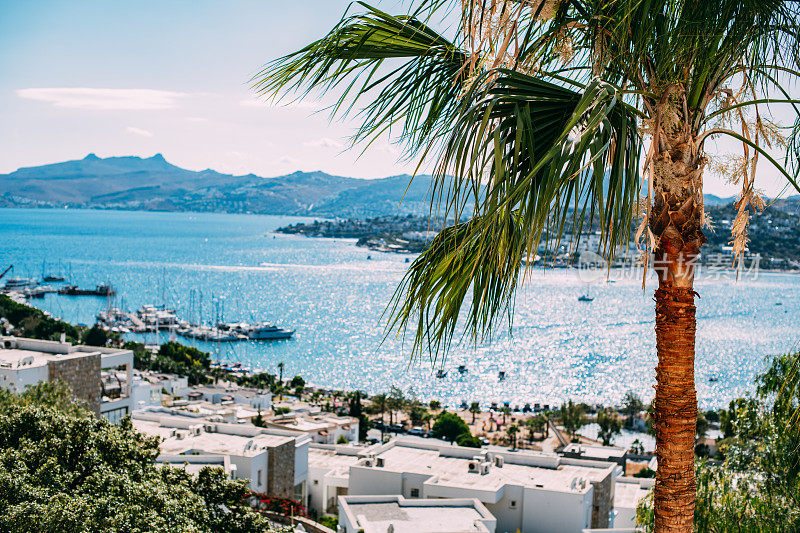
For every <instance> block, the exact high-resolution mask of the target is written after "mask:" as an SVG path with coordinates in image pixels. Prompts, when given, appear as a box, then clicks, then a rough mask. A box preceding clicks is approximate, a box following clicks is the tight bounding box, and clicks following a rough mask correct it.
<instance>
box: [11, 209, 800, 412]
mask: <svg viewBox="0 0 800 533" xmlns="http://www.w3.org/2000/svg"><path fill="white" fill-rule="evenodd" d="M303 220H304V219H302V218H298V217H275V216H259V215H230V214H208V213H202V214H199V213H156V212H127V211H93V210H74V209H69V210H55V209H54V210H46V209H37V210H34V209H30V210H28V209H0V267H2V268H3V269H4V268H5V267H6V266H7V265H9V264H13V265H14V270H13V275H16V276H23V277H40V276H41V275H42V271H43V264H44V268H45V269H46V270H47V271H48V272H47V273H53V272H61V273H66V274H68V276H69V278H70V281H71V282H72V283H74V284H77V285H80V286H89V287H93V286H95V285H96V284H98V283H102V282H108V283H111V284H112V285H113V286H114V287H115V288H116V289H117V291H118V292H117V297H116V302H114V305H116V306H117V307H124V308H127V309H130V310H136V309H137V308H139V307H140V306H141V305H144V304H166V305H167V306H168V307H174V308H177V309H178V311H179V315H180V316H181V318H183V319H188V320H192V321H195V322H197V321H199V320H202V321H207V322H210V321H212V320H214V319H215V318H222V319H224V320H226V321H236V320H245V321H253V320H269V321H273V322H275V323H276V324H278V325H279V326H283V327H288V328H293V329H296V330H297V332H296V334H295V336H294V338H292V339H290V340H287V341H276V342H261V343H255V342H253V343H251V342H243V343H234V344H221V345H218V344H214V343H203V342H194V341H189V340H186V339H183V340H182V342H187V343H194V344H196V345H197V346H199V347H200V348H202V349H204V350H207V351H210V352H212V354H213V357H214V358H215V359H220V360H226V361H241V362H243V363H245V364H247V365H249V366H251V367H254V368H260V369H265V370H267V371H271V372H274V373H277V364H278V363H279V362H283V363H284V364H285V368H286V370H285V373H284V374H285V375H288V376H293V375H298V374H299V375H302V376H303V377H304V378H305V379H306V380H307V381H308V382H309V383H310V384H312V385H316V386H322V387H327V388H340V389H361V390H365V391H367V392H370V393H376V392H379V391H386V390H388V389H389V387H390V386H392V385H395V386H397V387H400V388H401V389H402V390H404V391H405V392H406V393H408V394H409V395H412V396H416V397H418V398H419V399H421V400H430V399H432V398H438V399H441V400H442V401H443V403H445V404H448V405H450V406H454V405H457V404H459V403H460V402H461V401H462V400H466V401H480V402H481V403H483V404H488V403H490V402H493V401H496V402H505V401H507V402H511V404H512V405H514V404H519V405H523V404H524V403H531V404H533V403H541V404H551V405H554V404H559V403H560V402H561V401H562V400H564V399H566V398H574V399H576V400H581V401H586V402H598V403H605V404H613V403H616V402H619V401H620V400H621V398H622V397H623V395H624V394H625V393H626V392H627V391H628V390H633V391H635V392H636V393H638V394H639V395H640V396H641V397H643V398H644V399H646V400H647V399H650V398H652V396H653V385H654V383H655V378H654V376H655V370H654V369H655V365H656V355H655V333H654V330H653V320H654V319H653V298H652V293H653V290H654V288H655V282H654V280H653V279H652V278H651V279H649V280H648V283H647V288H646V290H644V291H643V290H642V287H641V284H642V279H641V275H640V274H639V275H636V274H635V273H634V274H632V275H628V274H629V273H628V272H621V271H612V272H611V281H613V283H611V282H608V281H607V280H606V276H605V274H604V273H603V274H600V275H595V276H587V275H586V273H579V272H577V271H575V270H565V269H561V270H551V271H547V272H543V271H538V270H537V271H533V272H530V273H529V274H528V276H527V277H526V281H525V284H524V286H523V288H522V289H521V290H520V291H519V292H518V295H517V298H516V308H515V313H514V327H513V330H511V332H509V330H508V329H507V328H501V329H499V330H498V331H497V332H496V334H495V335H494V337H493V338H492V340H491V341H490V342H486V343H483V344H481V345H479V346H477V347H476V346H474V345H472V344H470V343H468V342H466V341H465V342H462V343H459V344H457V345H456V346H454V347H453V349H452V350H451V352H450V354H449V356H448V358H447V360H446V361H444V362H443V363H442V361H439V362H438V363H437V364H436V365H435V366H434V365H433V364H432V362H431V361H430V360H429V359H428V358H425V357H423V358H419V359H416V360H413V361H412V360H411V359H410V352H411V345H410V342H408V340H406V341H405V342H403V339H402V338H398V337H396V336H389V337H385V335H384V334H385V329H384V327H385V319H384V318H383V313H384V310H385V308H386V305H387V303H388V302H389V299H390V297H391V295H392V293H393V291H394V289H395V287H396V286H397V284H398V282H399V281H400V279H401V278H402V276H403V273H404V272H405V270H406V269H407V268H408V263H406V257H407V256H405V255H396V254H384V253H378V252H373V251H369V250H366V249H362V248H358V247H356V245H355V242H354V241H353V240H347V239H315V238H306V237H303V236H292V235H279V234H275V233H273V230H274V229H275V228H278V227H280V226H283V225H286V224H289V223H294V222H298V221H303ZM696 290H697V292H698V293H699V294H700V298H699V299H698V301H697V304H698V311H697V364H696V375H697V389H698V396H699V399H700V402H701V404H702V405H703V406H706V407H712V406H721V405H723V404H726V403H727V402H728V401H729V400H730V399H731V398H734V397H737V396H740V395H743V394H747V393H752V392H753V391H754V385H753V377H754V376H755V375H756V374H757V373H758V372H759V371H761V370H762V369H763V368H764V364H765V358H766V357H767V356H769V355H771V354H776V353H781V352H785V351H788V350H792V349H796V348H798V345H799V344H800V328H798V327H797V323H796V316H795V315H796V312H797V309H798V308H800V277H798V276H796V275H792V274H779V273H764V272H760V273H758V274H757V275H753V274H749V275H742V276H740V277H739V279H738V280H736V278H735V276H733V275H731V274H730V273H726V272H722V273H720V272H715V273H712V272H707V273H701V275H700V276H699V279H698V280H697V283H696ZM586 292H588V293H589V294H590V295H591V296H593V297H594V300H593V301H592V302H579V301H578V296H580V295H581V294H584V293H586ZM32 302H33V303H34V305H36V306H38V307H40V308H42V309H44V310H46V311H49V312H50V313H52V314H53V315H54V316H56V317H60V318H62V319H63V320H67V321H69V322H72V323H83V324H92V323H94V317H95V315H96V314H97V312H98V311H100V310H102V309H103V308H105V307H106V306H107V305H108V302H107V301H106V299H105V298H94V297H68V296H59V295H52V294H51V295H47V297H45V298H44V299H43V300H33V301H32ZM136 338H137V339H139V340H145V341H147V342H156V341H157V340H160V341H165V340H166V334H165V333H161V336H160V338H159V339H157V338H156V336H155V334H150V335H149V336H146V337H145V336H136ZM459 365H466V367H467V369H468V371H467V373H466V374H463V375H461V374H459V373H458V372H457V371H456V368H457V367H458V366H459ZM439 368H443V369H444V370H446V371H447V372H448V373H447V376H446V377H445V378H444V379H437V378H436V376H435V373H436V370H437V369H439ZM500 371H504V372H505V373H506V376H507V377H506V379H505V380H504V381H500V380H499V379H498V373H499V372H500ZM712 378H716V381H710V379H712Z"/></svg>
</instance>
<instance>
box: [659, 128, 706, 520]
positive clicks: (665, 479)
mask: <svg viewBox="0 0 800 533" xmlns="http://www.w3.org/2000/svg"><path fill="white" fill-rule="evenodd" d="M691 144H692V143H688V144H677V145H673V146H667V147H666V149H664V150H663V151H662V152H661V154H659V160H660V161H661V162H662V164H663V165H664V166H663V167H662V169H663V168H666V169H667V170H666V174H667V175H661V176H659V175H658V174H657V175H656V179H655V180H654V192H655V195H654V198H653V202H654V203H653V209H652V211H651V214H650V221H649V222H650V229H651V231H652V232H653V234H654V235H655V236H656V238H657V247H656V250H655V257H654V261H655V262H654V268H655V270H656V272H657V273H658V289H657V290H656V292H655V301H656V349H657V352H658V367H657V368H656V382H657V384H656V398H655V406H654V414H653V419H654V426H655V432H656V457H657V459H658V470H657V472H656V484H655V531H656V533H678V532H680V533H691V532H692V531H693V520H694V507H695V498H696V494H695V491H696V482H695V471H694V442H695V426H696V424H697V393H696V391H695V386H694V348H695V305H694V295H695V292H694V266H695V261H696V260H697V257H698V255H699V253H700V247H701V246H702V245H703V243H704V242H705V237H704V236H703V233H702V231H701V229H700V226H701V223H702V216H703V215H702V189H701V188H702V182H701V173H702V166H701V161H700V160H699V156H698V155H697V154H696V153H694V151H693V150H691V149H690V148H689V146H690V145H691ZM662 148H664V147H662ZM659 178H660V179H659Z"/></svg>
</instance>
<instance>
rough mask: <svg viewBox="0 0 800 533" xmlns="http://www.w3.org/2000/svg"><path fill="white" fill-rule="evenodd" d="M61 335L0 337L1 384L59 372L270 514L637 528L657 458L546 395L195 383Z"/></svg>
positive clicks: (522, 527)
mask: <svg viewBox="0 0 800 533" xmlns="http://www.w3.org/2000/svg"><path fill="white" fill-rule="evenodd" d="M63 337H64V336H63V335H62V340H61V341H48V340H36V339H26V338H20V337H14V336H4V337H2V347H0V384H2V386H3V387H4V388H6V389H8V390H9V391H10V392H12V393H19V392H21V391H22V390H24V389H25V388H26V387H31V386H35V385H37V384H39V383H41V382H53V381H57V380H60V381H63V382H64V383H66V384H67V385H68V386H69V387H70V389H71V390H72V391H73V393H74V395H75V397H76V398H77V399H78V400H79V401H80V402H82V403H83V404H84V405H86V406H87V408H88V409H89V410H91V411H93V412H95V413H96V414H98V415H100V416H101V417H103V418H104V419H106V420H108V421H109V422H110V423H112V424H118V423H120V421H121V420H122V419H127V418H129V419H130V421H131V422H132V424H133V427H134V428H135V429H136V430H137V431H140V432H142V433H144V434H146V435H148V436H152V437H156V438H158V440H159V443H160V444H159V450H160V452H159V455H158V457H157V458H156V459H155V461H156V462H157V463H158V464H162V465H172V466H175V467H178V468H183V469H186V471H187V472H189V473H194V474H197V473H198V472H199V471H201V470H202V469H203V468H204V467H213V468H222V469H223V470H224V471H225V473H226V475H227V476H228V477H229V478H230V479H233V480H244V482H245V483H246V484H247V486H248V487H249V489H250V490H251V491H252V492H253V493H254V494H259V495H264V496H266V497H267V498H269V499H270V501H272V499H274V500H275V501H276V502H277V501H290V502H291V508H292V509H293V513H292V515H290V516H288V517H287V516H283V515H281V514H280V513H279V512H277V511H274V510H269V509H267V511H269V516H270V517H272V519H273V520H275V521H277V522H278V523H282V522H285V523H288V522H292V524H294V525H295V526H296V528H297V529H296V531H317V532H329V531H339V532H347V533H355V532H357V531H387V528H388V527H390V526H393V527H394V529H393V530H394V531H419V529H416V528H418V527H420V526H419V524H422V523H424V524H427V525H426V527H427V529H425V530H426V531H442V532H445V531H456V530H457V531H482V532H492V533H493V532H506V531H509V532H513V531H533V532H539V531H541V532H548V533H549V532H564V533H570V532H576V533H579V532H582V531H586V530H602V529H608V528H616V529H615V531H627V530H630V531H633V529H632V528H633V527H634V524H635V513H636V507H637V505H638V504H639V502H640V500H641V499H642V498H645V497H646V496H647V494H648V492H649V489H650V488H651V486H652V481H653V480H652V478H650V477H634V476H633V473H636V474H637V475H638V474H639V473H641V472H642V470H644V471H649V470H650V469H652V468H655V461H654V459H653V455H648V454H647V453H645V452H644V450H643V449H639V450H634V451H635V452H637V453H633V452H632V451H630V450H626V449H623V448H619V447H615V446H606V445H603V444H602V443H601V442H599V441H591V440H590V439H586V438H585V437H579V436H577V435H576V434H575V433H574V431H575V428H574V427H573V425H574V422H572V423H571V422H569V421H567V420H566V419H564V416H563V415H560V414H558V411H557V410H548V411H545V410H544V408H543V407H542V406H538V405H536V406H535V409H534V408H531V407H530V406H525V408H524V409H520V407H519V406H515V407H514V408H513V409H512V408H510V407H505V406H504V407H497V406H493V407H492V408H489V409H487V410H486V412H482V411H481V408H480V407H479V406H477V404H475V405H473V406H470V407H469V408H466V409H460V408H458V407H457V406H455V407H456V408H455V409H451V410H449V411H448V409H446V408H445V407H443V406H441V405H437V402H431V405H422V404H421V403H419V402H416V401H413V400H409V399H404V398H403V395H402V393H400V392H399V391H392V393H391V394H390V395H380V396H375V397H372V398H369V397H366V396H363V397H362V396H361V395H360V394H359V393H355V394H354V393H350V394H344V393H341V392H338V391H329V390H324V389H315V388H311V387H306V386H304V383H303V380H302V378H300V377H295V378H292V379H285V380H281V379H280V378H275V381H274V382H273V385H272V386H271V387H268V388H259V387H250V386H243V385H240V384H238V383H237V382H243V380H242V378H241V376H222V377H219V378H218V379H214V380H209V382H208V383H205V384H198V385H190V383H189V379H188V378H187V377H186V376H181V375H177V374H170V373H165V372H158V371H153V370H147V369H141V368H137V367H136V364H135V360H139V358H140V354H139V355H136V356H135V354H134V351H135V349H136V348H135V349H126V348H118V347H96V346H86V345H74V344H72V343H69V342H66V341H65V340H64V338H63ZM226 377H229V378H230V379H226ZM251 378H252V376H251ZM244 381H246V379H245V380H244ZM462 407H465V406H462ZM547 407H548V409H549V406H547ZM634 408H635V409H642V410H643V406H641V405H638V406H637V407H634ZM367 413H372V414H370V415H367ZM387 416H388V420H389V422H388V423H387V422H385V420H386V417H387ZM595 416H596V415H595ZM621 416H622V415H620V417H621ZM633 416H634V418H635V419H636V420H640V419H641V418H642V417H643V416H644V413H643V412H642V411H637V412H635V413H633ZM453 417H454V418H457V421H456V422H455V423H454V422H453V420H452V419H451V418H453ZM501 417H502V420H501ZM537 419H539V420H542V419H543V420H544V421H545V422H544V424H541V423H539V422H535V420H537ZM412 424H415V425H412ZM416 424H419V425H416ZM537 424H538V425H537ZM564 424H566V425H567V426H568V428H569V429H571V431H572V433H571V432H570V431H568V429H567V428H565V427H564ZM570 424H573V425H570ZM453 425H454V426H455V427H456V429H455V430H454V429H453V428H452V427H450V426H453ZM423 426H424V427H423ZM512 428H513V429H512ZM521 428H526V429H527V430H528V431H527V432H528V433H529V435H527V436H523V435H522V433H521V432H522V429H521ZM454 432H455V433H456V434H454ZM459 432H462V433H461V434H458V433H459ZM464 433H466V437H467V438H464ZM517 433H519V437H517ZM478 435H480V437H478ZM476 439H477V442H475V440H476ZM456 441H457V443H456ZM271 505H272V508H275V509H277V504H271ZM389 508H391V509H394V511H393V512H391V513H387V512H386V510H387V509H389ZM265 512H266V511H265ZM455 523H458V524H461V525H460V526H458V529H453V527H454V526H453V524H455ZM415 524H416V525H415ZM301 527H302V529H301ZM437 528H438V529H437ZM625 528H628V529H625Z"/></svg>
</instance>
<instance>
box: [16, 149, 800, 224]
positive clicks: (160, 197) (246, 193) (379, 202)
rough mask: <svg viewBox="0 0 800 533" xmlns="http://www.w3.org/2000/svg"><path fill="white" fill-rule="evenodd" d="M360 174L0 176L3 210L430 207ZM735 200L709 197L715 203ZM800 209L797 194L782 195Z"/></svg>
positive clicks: (149, 164)
mask: <svg viewBox="0 0 800 533" xmlns="http://www.w3.org/2000/svg"><path fill="white" fill-rule="evenodd" d="M410 180H411V177H410V176H409V175H407V174H403V175H399V176H391V177H388V178H381V179H355V178H346V177H342V176H332V175H330V174H326V173H324V172H294V173H293V174H287V175H285V176H278V177H274V178H263V177H260V176H256V175H254V174H247V175H244V176H233V175H230V174H221V173H219V172H216V171H214V170H211V169H207V170H202V171H199V172H195V171H192V170H186V169H183V168H180V167H177V166H175V165H173V164H171V163H169V162H167V161H166V160H165V159H164V156H162V155H161V154H156V155H154V156H153V157H149V158H141V157H135V156H127V157H107V158H100V157H97V156H96V155H94V154H89V155H87V156H86V157H85V158H83V159H80V160H75V161H65V162H63V163H54V164H51V165H42V166H38V167H26V168H20V169H19V170H17V171H15V172H12V173H10V174H0V207H19V206H28V207H63V206H70V207H92V208H101V209H130V210H137V209H138V210H150V211H156V210H157V211H215V212H227V213H259V214H269V215H303V216H319V217H348V218H366V217H376V216H385V215H406V214H414V215H424V214H427V213H428V212H429V200H430V185H431V177H430V176H417V177H416V178H414V180H413V182H411V185H410V186H409V181H410ZM732 201H733V199H732V198H718V197H716V196H713V195H706V202H707V203H709V204H710V205H724V204H727V203H730V202H732ZM781 202H783V203H787V202H788V203H789V205H788V206H787V207H789V208H787V207H782V209H784V210H786V211H789V212H800V197H797V196H795V197H791V198H788V199H786V200H782V201H781Z"/></svg>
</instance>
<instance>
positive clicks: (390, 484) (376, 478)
mask: <svg viewBox="0 0 800 533" xmlns="http://www.w3.org/2000/svg"><path fill="white" fill-rule="evenodd" d="M349 493H350V494H361V495H379V494H402V493H403V474H402V473H398V472H391V471H388V470H383V469H381V468H369V467H364V466H351V467H350V492H349Z"/></svg>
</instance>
